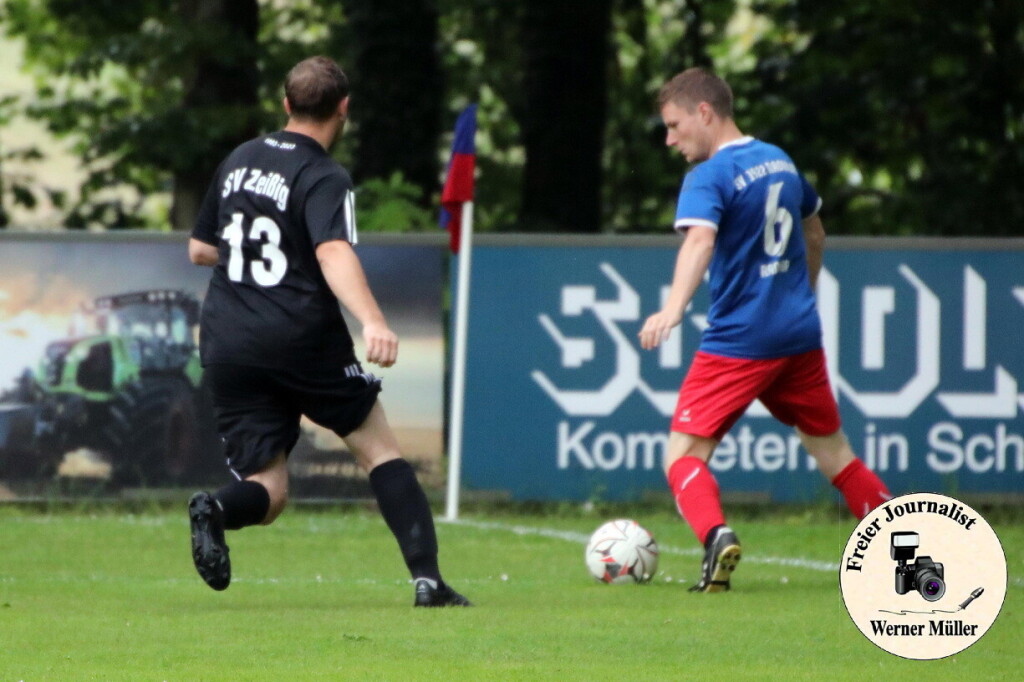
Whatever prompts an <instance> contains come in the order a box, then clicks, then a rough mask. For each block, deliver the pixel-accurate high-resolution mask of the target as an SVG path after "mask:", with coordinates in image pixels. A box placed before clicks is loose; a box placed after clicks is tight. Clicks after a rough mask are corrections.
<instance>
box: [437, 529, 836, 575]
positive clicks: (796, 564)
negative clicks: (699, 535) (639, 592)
mask: <svg viewBox="0 0 1024 682" xmlns="http://www.w3.org/2000/svg"><path fill="white" fill-rule="evenodd" d="M444 523H451V524H453V525H457V526H468V527H470V528H478V529H480V530H503V531H507V532H509V533H515V534H516V535H537V536H540V537H545V538H554V539H556V540H565V541H567V542H575V543H578V544H582V545H585V544H587V541H589V540H590V536H589V535H586V534H584V533H577V532H575V531H571V530H556V529H554V528H537V527H534V526H520V525H511V526H510V525H507V524H504V523H497V522H495V521H469V520H466V519H458V520H456V521H445V522H444ZM658 550H659V552H660V553H661V554H677V555H679V556H701V555H702V554H704V552H703V550H701V549H699V548H691V549H682V548H680V547H672V546H671V545H662V544H661V543H658ZM743 561H744V562H745V563H752V564H767V565H772V566H791V567H793V568H805V569H807V570H809V571H821V572H825V573H828V572H833V571H838V570H839V563H838V562H834V561H818V560H817V559H805V558H802V557H776V556H758V555H754V556H750V555H744V557H743Z"/></svg>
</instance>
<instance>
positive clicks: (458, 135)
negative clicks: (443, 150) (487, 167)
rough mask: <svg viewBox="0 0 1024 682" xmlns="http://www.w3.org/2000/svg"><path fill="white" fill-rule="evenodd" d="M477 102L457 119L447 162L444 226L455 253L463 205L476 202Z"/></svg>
mask: <svg viewBox="0 0 1024 682" xmlns="http://www.w3.org/2000/svg"><path fill="white" fill-rule="evenodd" d="M475 138H476V105H475V104H470V105H469V106H468V107H466V109H465V110H464V111H463V112H462V113H461V114H459V118H458V120H457V121H456V122H455V140H454V141H453V142H452V157H451V160H450V161H449V162H448V177H447V178H446V179H445V181H444V189H443V190H441V227H442V228H444V229H445V230H448V244H449V245H450V246H451V249H452V253H458V252H459V237H460V234H461V231H462V205H463V204H464V203H466V202H467V201H473V181H474V178H473V176H474V171H475V170H476V142H475Z"/></svg>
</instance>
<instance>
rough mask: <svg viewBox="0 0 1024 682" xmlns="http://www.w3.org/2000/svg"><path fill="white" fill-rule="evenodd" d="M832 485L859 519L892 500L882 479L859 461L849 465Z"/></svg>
mask: <svg viewBox="0 0 1024 682" xmlns="http://www.w3.org/2000/svg"><path fill="white" fill-rule="evenodd" d="M832 485H834V486H835V487H836V488H838V489H839V492H841V493H842V494H843V497H845V498H846V506H848V507H849V508H850V511H851V512H853V515H854V516H856V517H857V518H858V519H863V518H864V517H865V516H867V515H868V512H870V511H871V510H872V509H874V508H875V507H877V506H878V505H880V504H882V503H883V502H885V501H886V500H891V499H892V495H890V494H889V489H888V488H886V487H885V484H884V483H882V479H880V478H878V476H876V475H875V472H873V471H871V469H868V468H867V467H866V466H864V462H862V461H860V460H859V459H855V460H853V461H852V462H850V463H849V464H847V465H846V468H844V469H843V470H842V471H840V472H839V475H838V476H836V477H835V478H833V479H832Z"/></svg>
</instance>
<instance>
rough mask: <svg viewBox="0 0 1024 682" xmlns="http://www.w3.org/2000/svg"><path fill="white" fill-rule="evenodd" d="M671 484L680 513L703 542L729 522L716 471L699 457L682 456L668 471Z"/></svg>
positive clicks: (669, 483)
mask: <svg viewBox="0 0 1024 682" xmlns="http://www.w3.org/2000/svg"><path fill="white" fill-rule="evenodd" d="M668 485H669V490H671V491H672V496H673V497H675V498H676V508H677V509H679V514H680V515H681V516H682V517H683V518H684V519H686V522H687V523H688V524H690V528H692V529H693V532H694V533H696V534H697V539H698V540H700V541H701V544H703V543H704V541H705V540H706V539H707V537H708V533H709V532H710V531H711V529H712V528H714V527H715V526H721V525H723V524H724V523H725V515H724V514H722V501H721V499H720V498H719V496H718V482H717V481H716V480H715V476H714V474H712V473H711V471H710V470H709V469H708V465H707V464H705V463H704V460H702V459H700V458H699V457H680V458H679V459H677V460H676V461H675V463H674V464H673V465H672V466H671V468H670V469H669V470H668Z"/></svg>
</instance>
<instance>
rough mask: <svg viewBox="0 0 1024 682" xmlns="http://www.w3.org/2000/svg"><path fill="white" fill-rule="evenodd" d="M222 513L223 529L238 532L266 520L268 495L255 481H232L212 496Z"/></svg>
mask: <svg viewBox="0 0 1024 682" xmlns="http://www.w3.org/2000/svg"><path fill="white" fill-rule="evenodd" d="M213 496H214V497H215V498H216V499H217V502H219V503H220V508H221V510H222V511H223V512H224V527H225V528H227V529H228V530H238V529H239V528H245V527H246V526H255V525H256V524H258V523H260V522H261V521H263V519H265V518H267V511H268V510H269V509H270V493H268V492H267V489H266V488H264V487H263V485H262V484H260V483H257V482H256V481H234V482H233V483H228V484H227V485H226V486H224V487H223V488H221V489H220V490H218V491H217V492H215V493H214V494H213Z"/></svg>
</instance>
